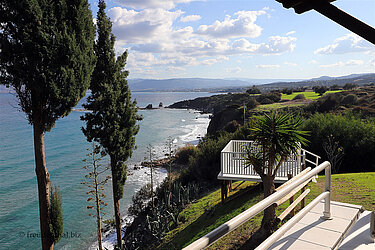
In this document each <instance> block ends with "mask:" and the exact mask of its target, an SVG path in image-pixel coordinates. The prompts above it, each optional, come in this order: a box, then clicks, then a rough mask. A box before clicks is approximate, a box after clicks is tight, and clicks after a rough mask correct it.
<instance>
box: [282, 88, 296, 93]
mask: <svg viewBox="0 0 375 250" xmlns="http://www.w3.org/2000/svg"><path fill="white" fill-rule="evenodd" d="M281 93H283V94H285V95H291V94H292V93H293V89H289V88H283V89H282V90H281Z"/></svg>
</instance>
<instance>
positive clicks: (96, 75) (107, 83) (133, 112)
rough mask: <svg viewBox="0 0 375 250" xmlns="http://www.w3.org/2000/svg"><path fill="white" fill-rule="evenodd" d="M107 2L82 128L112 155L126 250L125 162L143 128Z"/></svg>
mask: <svg viewBox="0 0 375 250" xmlns="http://www.w3.org/2000/svg"><path fill="white" fill-rule="evenodd" d="M105 8H106V5H105V2H104V1H103V0H100V1H99V11H98V14H97V35H98V36H97V40H96V41H95V43H94V51H95V54H96V56H97V63H96V67H95V69H94V72H93V75H92V79H91V85H90V89H91V91H92V92H91V95H90V96H89V97H88V99H87V103H86V104H84V107H85V108H86V109H88V110H90V111H92V112H90V113H86V114H85V116H83V117H81V119H82V120H84V121H86V127H85V128H82V131H83V133H84V134H85V136H86V137H87V140H88V141H90V142H91V141H96V142H98V143H99V144H100V146H101V150H102V152H103V153H104V154H107V155H109V157H110V164H111V172H112V188H113V202H114V210H115V221H116V231H117V243H118V247H119V248H120V249H122V243H121V242H122V240H121V217H120V208H119V200H120V199H121V198H122V197H123V192H124V184H125V181H126V170H127V166H126V164H125V161H126V160H127V159H128V158H129V157H131V155H132V150H133V148H134V144H135V135H136V134H137V133H138V130H139V126H138V125H136V122H137V120H138V119H140V117H139V116H138V115H137V107H136V103H135V101H134V102H132V101H131V93H130V90H129V87H128V83H127V81H126V77H127V76H128V71H126V70H124V67H125V64H126V59H127V55H128V53H127V51H126V52H124V53H123V54H122V55H120V56H118V57H117V58H116V56H115V51H114V44H115V37H114V35H113V34H112V23H111V21H110V20H109V18H108V17H107V15H106V13H105Z"/></svg>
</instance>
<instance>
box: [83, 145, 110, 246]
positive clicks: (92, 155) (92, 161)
mask: <svg viewBox="0 0 375 250" xmlns="http://www.w3.org/2000/svg"><path fill="white" fill-rule="evenodd" d="M88 151H89V153H88V154H86V157H87V158H86V159H84V160H83V162H85V163H86V164H87V165H85V166H84V167H83V168H84V169H86V170H89V173H88V174H87V175H86V176H85V177H86V178H87V179H88V181H85V182H82V184H84V185H86V186H88V187H89V188H90V191H88V192H87V193H86V194H87V195H89V196H92V197H89V198H88V199H87V201H88V202H94V206H87V209H95V210H96V211H95V212H96V214H91V213H90V214H89V216H92V217H94V218H96V226H97V234H98V246H99V249H100V250H103V245H102V229H101V228H102V227H101V223H102V221H101V215H102V214H103V215H105V214H106V213H105V212H103V211H102V210H103V208H104V207H106V206H107V205H108V204H107V203H106V202H104V200H103V199H104V198H105V197H106V195H105V194H104V185H105V184H106V183H107V182H108V180H109V179H110V178H111V177H110V176H106V177H104V178H102V177H101V175H103V174H104V173H105V172H106V171H107V170H108V169H109V166H107V167H103V166H102V165H101V163H100V162H101V160H102V156H101V155H100V146H98V145H95V143H93V144H92V148H91V149H88Z"/></svg>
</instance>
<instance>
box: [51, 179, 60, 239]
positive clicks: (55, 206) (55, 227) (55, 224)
mask: <svg viewBox="0 0 375 250" xmlns="http://www.w3.org/2000/svg"><path fill="white" fill-rule="evenodd" d="M63 224H64V221H63V215H62V207H61V193H60V190H59V189H58V188H57V187H56V186H55V187H53V186H52V185H51V193H50V223H49V229H50V232H51V235H52V239H53V243H54V244H56V243H57V242H59V241H60V239H61V237H62V234H63Z"/></svg>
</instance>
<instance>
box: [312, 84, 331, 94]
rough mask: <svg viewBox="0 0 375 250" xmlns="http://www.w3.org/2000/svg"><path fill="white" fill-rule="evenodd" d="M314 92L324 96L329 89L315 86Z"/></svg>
mask: <svg viewBox="0 0 375 250" xmlns="http://www.w3.org/2000/svg"><path fill="white" fill-rule="evenodd" d="M313 90H314V92H315V93H317V94H319V95H323V94H324V93H325V92H327V90H328V88H327V87H326V86H314V87H313Z"/></svg>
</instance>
